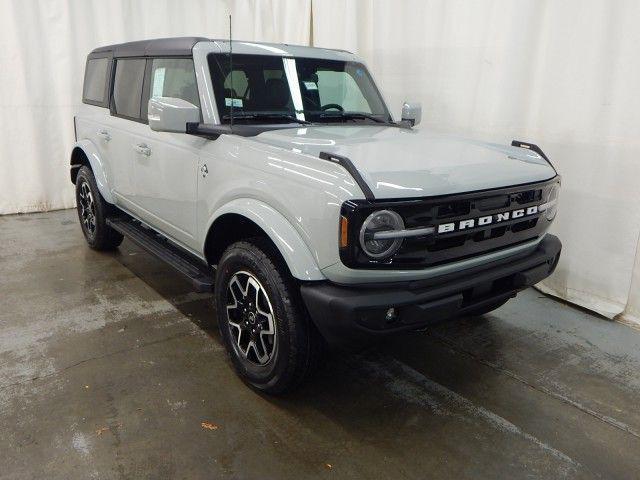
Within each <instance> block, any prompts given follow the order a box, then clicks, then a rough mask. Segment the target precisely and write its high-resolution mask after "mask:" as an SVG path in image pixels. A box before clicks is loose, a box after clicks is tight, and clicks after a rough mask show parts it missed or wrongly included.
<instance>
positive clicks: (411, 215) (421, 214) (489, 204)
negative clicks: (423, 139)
mask: <svg viewBox="0 0 640 480" xmlns="http://www.w3.org/2000/svg"><path fill="white" fill-rule="evenodd" d="M556 181H557V180H555V179H553V180H550V181H546V182H542V183H537V184H529V185H523V186H520V187H510V188H506V189H497V190H487V191H483V192H475V193H466V194H458V195H451V196H442V197H429V198H419V199H411V200H402V201H367V200H361V201H349V202H346V203H345V204H344V205H343V207H342V214H343V215H345V216H347V217H348V218H349V245H350V246H349V247H347V248H345V249H342V250H341V252H340V255H341V259H342V261H343V263H345V264H346V265H348V266H350V267H355V268H425V267H429V266H435V265H440V264H443V263H447V262H451V261H455V260H461V259H463V258H467V257H472V256H476V255H478V254H481V253H488V252H491V251H494V250H499V249H502V248H505V247H509V246H514V245H517V244H520V243H525V242H527V241H530V240H533V239H535V238H538V237H539V236H540V235H542V234H543V233H544V232H545V231H546V229H547V228H548V226H549V224H550V222H549V221H548V220H547V219H546V218H544V216H540V215H538V214H534V215H530V216H525V217H521V218H516V219H510V220H506V221H501V222H500V223H492V224H489V225H485V226H476V227H474V228H468V229H465V230H459V231H453V232H449V233H440V234H436V235H429V236H425V237H416V238H407V239H405V240H404V242H403V244H402V247H401V248H400V250H398V252H397V253H396V254H395V255H394V256H393V257H392V258H391V259H387V260H385V261H376V260H373V259H371V258H369V257H367V256H366V255H365V254H364V253H363V252H362V250H361V249H360V245H359V240H358V238H357V235H358V232H359V230H360V226H361V225H362V222H363V221H364V219H366V217H367V216H368V215H370V214H371V213H372V212H373V211H375V210H379V209H383V208H385V209H392V210H395V211H396V212H398V213H399V214H400V215H401V216H402V217H403V219H404V222H405V228H418V227H424V226H428V225H440V224H443V223H455V224H457V223H458V222H459V221H461V220H467V219H475V218H478V217H483V216H489V215H494V214H498V213H503V212H506V211H512V210H515V209H519V208H525V209H526V208H527V207H531V206H534V205H540V204H541V203H543V202H544V200H543V199H545V198H546V192H547V191H548V189H549V188H550V187H551V185H552V184H553V183H555V182H556Z"/></svg>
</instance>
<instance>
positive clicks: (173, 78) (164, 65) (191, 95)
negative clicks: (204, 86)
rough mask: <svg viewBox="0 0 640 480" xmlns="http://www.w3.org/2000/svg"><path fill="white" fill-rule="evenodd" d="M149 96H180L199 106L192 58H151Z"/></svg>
mask: <svg viewBox="0 0 640 480" xmlns="http://www.w3.org/2000/svg"><path fill="white" fill-rule="evenodd" d="M151 97H173V98H181V99H183V100H186V101H187V102H189V103H191V104H193V105H195V106H197V107H200V98H199V96H198V84H197V83H196V72H195V68H194V67H193V60H191V59H190V58H155V59H153V64H152V66H151Z"/></svg>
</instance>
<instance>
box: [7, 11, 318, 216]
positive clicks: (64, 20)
mask: <svg viewBox="0 0 640 480" xmlns="http://www.w3.org/2000/svg"><path fill="white" fill-rule="evenodd" d="M310 9H311V0H273V1H271V0H258V1H250V0H235V1H231V0H228V1H222V0H180V1H169V0H164V1H162V0H135V1H133V0H128V1H127V0H108V1H107V0H46V1H45V0H43V1H36V0H0V132H2V140H1V141H0V214H3V213H15V212H33V211H42V210H51V209H56V208H68V207H73V206H74V205H75V202H74V193H73V188H72V187H73V186H72V185H71V183H70V181H69V153H70V151H71V146H72V144H73V115H74V113H75V111H76V109H77V108H78V106H79V104H80V103H81V95H82V81H83V75H84V64H85V60H86V55H87V53H88V52H90V51H91V50H92V49H94V48H96V47H98V46H101V45H108V44H112V43H121V42H126V41H131V40H141V39H146V38H157V37H170V36H180V35H190V36H191V35H193V36H203V37H209V38H227V37H228V35H229V24H228V23H229V19H228V15H229V13H231V14H232V16H233V32H234V33H233V34H234V37H235V38H242V39H245V40H264V41H274V42H291V43H302V44H307V43H308V42H309V30H310V29H309V19H310Z"/></svg>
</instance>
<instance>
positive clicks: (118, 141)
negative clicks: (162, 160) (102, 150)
mask: <svg viewBox="0 0 640 480" xmlns="http://www.w3.org/2000/svg"><path fill="white" fill-rule="evenodd" d="M114 62H115V65H114V69H115V72H114V74H113V93H112V97H111V105H110V110H111V117H110V119H109V125H108V128H107V129H106V130H107V134H108V135H109V137H110V139H109V141H108V144H109V145H108V148H109V150H110V152H109V163H110V164H111V172H112V183H113V194H114V197H115V199H116V203H117V204H118V205H119V206H121V207H123V208H125V209H126V210H130V211H132V213H135V214H140V210H139V208H138V206H137V205H136V201H135V196H136V182H135V178H134V169H135V161H136V160H137V157H138V150H139V149H137V148H136V133H138V132H139V131H142V130H143V129H144V128H146V109H145V110H144V111H143V110H142V108H141V105H142V96H143V87H144V73H145V67H146V63H147V60H146V59H145V58H116V59H114Z"/></svg>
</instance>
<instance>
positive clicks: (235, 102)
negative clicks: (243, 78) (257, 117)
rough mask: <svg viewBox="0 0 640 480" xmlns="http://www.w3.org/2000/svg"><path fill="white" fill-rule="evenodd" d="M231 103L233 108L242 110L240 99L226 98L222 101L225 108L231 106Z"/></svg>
mask: <svg viewBox="0 0 640 480" xmlns="http://www.w3.org/2000/svg"><path fill="white" fill-rule="evenodd" d="M232 101H233V106H234V107H240V108H242V99H241V98H228V97H225V99H224V104H225V105H226V106H227V107H230V106H231V102H232Z"/></svg>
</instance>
